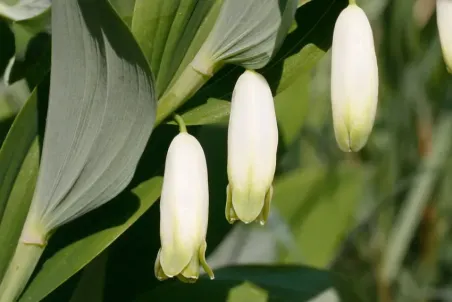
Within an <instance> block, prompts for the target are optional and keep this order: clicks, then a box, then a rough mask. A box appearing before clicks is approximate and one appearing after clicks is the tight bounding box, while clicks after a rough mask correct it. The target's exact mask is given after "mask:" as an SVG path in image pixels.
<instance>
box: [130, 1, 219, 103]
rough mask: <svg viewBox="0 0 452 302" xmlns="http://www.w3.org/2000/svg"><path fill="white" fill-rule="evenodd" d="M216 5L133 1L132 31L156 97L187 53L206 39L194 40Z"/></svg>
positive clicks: (214, 3) (204, 2) (212, 3)
mask: <svg viewBox="0 0 452 302" xmlns="http://www.w3.org/2000/svg"><path fill="white" fill-rule="evenodd" d="M218 2H221V1H200V0H171V1H167V0H156V1H148V0H137V1H136V3H135V10H134V15H133V20H132V31H133V33H134V35H135V37H136V38H137V41H138V43H139V44H140V45H141V47H142V49H143V52H144V54H145V55H146V57H147V59H148V61H149V63H150V65H151V70H152V72H153V73H154V74H155V77H156V83H157V84H156V87H157V92H158V94H159V96H160V95H162V94H163V93H164V91H165V90H166V88H167V86H168V84H169V83H170V81H171V79H172V78H173V75H174V73H175V72H176V71H177V69H178V68H179V67H180V63H181V61H182V59H183V58H184V56H185V55H186V52H187V50H188V49H189V48H190V47H193V46H196V45H198V47H197V48H198V49H199V47H200V46H201V43H202V42H203V41H204V39H205V37H206V35H204V39H194V37H195V36H196V35H197V33H198V30H199V28H200V27H201V26H202V24H203V22H204V20H205V17H206V16H207V15H208V14H209V12H210V11H211V9H212V8H213V7H215V6H217V5H218V4H217V3H218ZM192 45H193V46H192Z"/></svg>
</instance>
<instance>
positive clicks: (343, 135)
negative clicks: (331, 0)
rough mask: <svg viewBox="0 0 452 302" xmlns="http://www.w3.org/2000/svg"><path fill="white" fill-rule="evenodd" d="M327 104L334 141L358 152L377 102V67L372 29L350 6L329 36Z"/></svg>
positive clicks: (342, 13)
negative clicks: (329, 55)
mask: <svg viewBox="0 0 452 302" xmlns="http://www.w3.org/2000/svg"><path fill="white" fill-rule="evenodd" d="M331 103H332V111H333V112H332V113H333V124H334V132H335V136H336V141H337V144H338V146H339V148H340V149H341V150H342V151H345V152H351V151H354V152H356V151H359V150H360V149H361V148H363V147H364V145H365V144H366V142H367V140H368V137H369V135H370V133H371V131H372V128H373V124H374V120H375V114H376V110H377V103H378V66H377V57H376V54H375V46H374V39H373V34H372V28H371V26H370V23H369V20H368V19H367V16H366V14H365V13H364V11H363V10H362V9H361V8H359V7H358V6H357V5H356V4H350V5H349V6H348V7H347V8H345V9H344V10H343V11H342V12H341V13H340V15H339V17H338V19H337V21H336V24H335V27H334V33H333V46H332V62H331Z"/></svg>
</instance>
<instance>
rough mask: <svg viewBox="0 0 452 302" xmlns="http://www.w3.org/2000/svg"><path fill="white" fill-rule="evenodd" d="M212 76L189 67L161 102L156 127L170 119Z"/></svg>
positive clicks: (158, 107) (158, 106)
mask: <svg viewBox="0 0 452 302" xmlns="http://www.w3.org/2000/svg"><path fill="white" fill-rule="evenodd" d="M210 78H211V76H208V75H205V74H202V73H201V72H199V71H197V70H195V69H194V68H193V67H192V65H191V64H190V65H188V66H187V68H185V70H184V71H183V72H182V74H181V75H180V77H179V78H178V79H177V80H176V82H175V83H174V85H173V86H171V88H170V89H169V90H168V92H167V93H165V94H164V95H163V97H162V98H161V99H160V100H159V102H158V105H157V118H156V121H155V126H157V125H159V124H160V123H161V122H162V121H163V120H165V119H166V118H167V117H169V116H170V115H171V114H172V113H173V112H174V111H175V110H176V109H177V108H179V107H180V106H181V105H182V104H184V103H185V102H186V101H187V100H188V99H189V98H190V97H192V96H193V95H194V94H195V93H196V92H197V91H198V90H199V89H200V88H201V87H202V85H204V84H205V83H206V82H207V81H208V80H209V79H210Z"/></svg>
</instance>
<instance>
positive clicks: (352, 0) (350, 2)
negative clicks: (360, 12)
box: [348, 0, 356, 5]
mask: <svg viewBox="0 0 452 302" xmlns="http://www.w3.org/2000/svg"><path fill="white" fill-rule="evenodd" d="M348 4H349V5H356V0H348Z"/></svg>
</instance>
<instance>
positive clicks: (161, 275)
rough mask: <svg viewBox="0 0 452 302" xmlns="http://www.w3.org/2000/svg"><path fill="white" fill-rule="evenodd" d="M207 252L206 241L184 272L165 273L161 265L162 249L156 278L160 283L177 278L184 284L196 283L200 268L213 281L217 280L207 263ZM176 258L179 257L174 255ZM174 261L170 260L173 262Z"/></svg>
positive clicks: (156, 262) (155, 267) (157, 262)
mask: <svg viewBox="0 0 452 302" xmlns="http://www.w3.org/2000/svg"><path fill="white" fill-rule="evenodd" d="M206 250H207V243H206V242H205V241H204V242H203V243H202V244H201V246H200V248H199V250H198V252H197V253H196V254H194V255H193V257H192V258H191V260H190V261H189V263H188V264H187V265H186V266H185V267H183V268H182V270H178V272H177V273H174V272H165V270H164V269H163V267H162V265H161V249H160V250H159V252H158V254H157V259H156V260H155V265H154V274H155V277H156V278H157V279H158V280H159V281H164V280H166V279H169V278H173V277H176V278H177V279H179V280H180V281H182V282H184V283H195V282H196V281H197V280H198V278H199V270H200V266H202V268H203V269H204V271H205V272H206V274H207V275H208V276H209V277H210V279H211V280H213V279H214V278H215V276H214V273H213V271H212V269H211V268H210V266H209V265H208V264H207V261H206ZM174 257H177V255H174ZM171 260H172V259H169V261H170V262H171ZM177 260H178V259H173V261H172V262H175V263H176V264H177Z"/></svg>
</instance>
